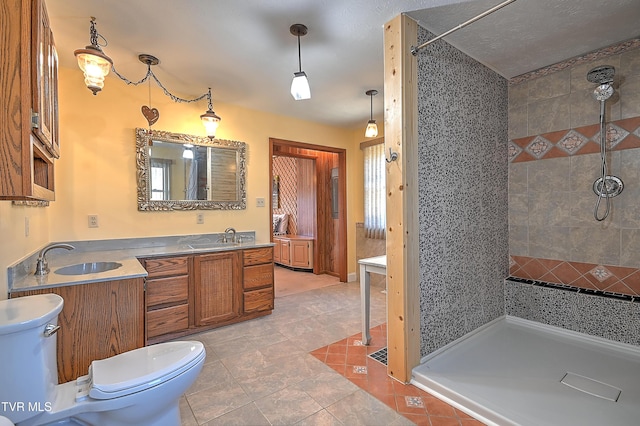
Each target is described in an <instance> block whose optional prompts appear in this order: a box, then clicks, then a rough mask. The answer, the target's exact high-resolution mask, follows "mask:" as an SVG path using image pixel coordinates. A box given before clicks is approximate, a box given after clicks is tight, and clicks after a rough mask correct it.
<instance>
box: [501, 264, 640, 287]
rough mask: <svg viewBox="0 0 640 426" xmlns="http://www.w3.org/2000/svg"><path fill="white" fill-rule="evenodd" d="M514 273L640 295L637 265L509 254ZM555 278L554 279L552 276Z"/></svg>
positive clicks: (574, 285)
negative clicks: (629, 265) (632, 266)
mask: <svg viewBox="0 0 640 426" xmlns="http://www.w3.org/2000/svg"><path fill="white" fill-rule="evenodd" d="M510 264H511V267H510V268H509V273H510V274H511V276H513V277H517V278H525V279H530V280H538V281H544V282H550V283H555V284H565V285H570V286H572V287H577V288H586V289H591V290H601V291H608V292H612V293H620V294H627V295H629V296H640V269H636V268H628V267H623V266H614V265H599V264H595V263H583V262H569V261H562V260H554V259H538V258H535V257H527V256H511V259H510ZM554 278H555V279H554Z"/></svg>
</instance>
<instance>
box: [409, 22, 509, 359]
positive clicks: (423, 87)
mask: <svg viewBox="0 0 640 426" xmlns="http://www.w3.org/2000/svg"><path fill="white" fill-rule="evenodd" d="M419 38H420V39H421V40H427V39H428V38H429V33H428V32H427V31H426V30H424V29H422V28H420V29H419ZM430 49H431V54H430V55H420V56H419V57H418V58H417V60H418V155H419V170H418V183H419V217H420V224H419V227H420V237H419V238H420V242H419V247H420V254H419V256H420V262H419V263H420V295H421V296H420V297H421V298H420V300H421V312H420V327H421V338H422V342H421V355H422V356H424V355H426V354H428V353H430V352H432V351H434V350H436V349H438V348H440V347H442V346H444V345H446V344H447V343H450V342H451V341H453V340H455V339H457V338H458V337H461V336H462V335H464V334H466V333H468V332H470V331H472V330H473V329H475V328H477V327H479V326H480V325H482V324H485V323H487V322H489V321H491V320H493V319H494V318H497V317H499V316H500V315H502V314H503V313H504V294H503V280H504V277H505V276H506V274H507V271H508V264H507V262H508V188H507V182H508V163H507V157H506V155H505V153H506V151H507V142H508V136H507V118H508V113H507V99H508V91H507V82H506V80H505V79H504V78H502V77H501V76H499V75H497V74H496V73H494V72H493V71H491V70H490V69H488V68H486V67H484V66H483V65H481V64H479V63H478V62H476V61H474V60H473V59H471V58H469V57H468V56H466V55H464V54H463V53H462V52H460V51H458V50H456V49H455V48H453V47H452V46H450V45H449V44H447V43H446V42H444V41H440V42H436V43H434V44H433V45H431V46H430ZM451 63H455V64H456V67H455V68H452V67H451V66H450V65H451ZM435 74H437V75H438V76H439V78H438V79H436V80H434V79H433V78H431V77H430V76H432V75H435ZM436 181H437V182H441V183H442V182H445V183H446V184H447V185H448V186H447V190H444V191H433V182H436Z"/></svg>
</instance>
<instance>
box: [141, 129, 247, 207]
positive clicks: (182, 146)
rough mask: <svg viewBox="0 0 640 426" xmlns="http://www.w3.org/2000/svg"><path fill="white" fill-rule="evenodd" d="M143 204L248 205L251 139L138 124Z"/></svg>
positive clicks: (157, 205) (145, 205) (160, 205)
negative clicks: (248, 152)
mask: <svg viewBox="0 0 640 426" xmlns="http://www.w3.org/2000/svg"><path fill="white" fill-rule="evenodd" d="M136 172H137V180H138V210H140V211H160V210H197V209H201V210H243V209H245V208H246V204H247V194H246V189H245V175H246V144H245V143H244V142H238V141H228V140H223V139H213V140H211V139H209V138H207V137H200V136H192V135H185V134H181V133H171V132H165V131H159V130H150V129H139V128H138V129H136Z"/></svg>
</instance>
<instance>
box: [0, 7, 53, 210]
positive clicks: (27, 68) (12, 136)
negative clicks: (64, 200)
mask: <svg viewBox="0 0 640 426" xmlns="http://www.w3.org/2000/svg"><path fill="white" fill-rule="evenodd" d="M0 28H2V34H3V37H0V52H2V55H0V75H1V76H2V77H1V78H0V123H2V126H0V199H4V200H53V199H54V195H55V193H54V189H55V188H54V180H53V179H54V174H53V168H54V159H55V158H57V157H58V156H59V153H60V146H59V140H58V57H57V53H56V49H55V44H54V40H53V33H52V31H51V28H50V26H49V18H48V15H47V10H46V7H45V3H44V1H43V0H3V7H2V13H0Z"/></svg>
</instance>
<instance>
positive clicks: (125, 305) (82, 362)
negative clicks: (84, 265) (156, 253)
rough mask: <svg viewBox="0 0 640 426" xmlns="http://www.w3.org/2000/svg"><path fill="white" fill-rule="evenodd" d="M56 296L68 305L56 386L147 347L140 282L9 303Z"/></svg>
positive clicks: (62, 318)
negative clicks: (96, 364)
mask: <svg viewBox="0 0 640 426" xmlns="http://www.w3.org/2000/svg"><path fill="white" fill-rule="evenodd" d="M45 293H54V294H57V295H59V296H61V297H62V298H63V299H64V307H63V308H62V312H61V313H60V315H59V317H58V325H59V326H60V331H58V333H57V336H58V340H57V351H58V380H59V381H60V383H66V382H68V381H71V380H75V379H77V378H78V377H79V376H83V375H85V374H87V372H88V371H89V365H91V361H93V360H97V359H103V358H108V357H112V356H114V355H118V354H121V353H123V352H127V351H130V350H132V349H137V348H141V347H143V346H144V285H143V280H142V278H131V279H124V280H116V281H105V282H100V283H90V284H78V285H70V286H65V287H54V288H47V289H38V290H28V291H23V292H19V293H13V294H11V297H12V298H13V297H21V296H29V295H32V294H45Z"/></svg>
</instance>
